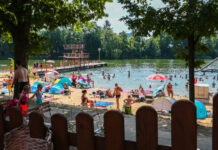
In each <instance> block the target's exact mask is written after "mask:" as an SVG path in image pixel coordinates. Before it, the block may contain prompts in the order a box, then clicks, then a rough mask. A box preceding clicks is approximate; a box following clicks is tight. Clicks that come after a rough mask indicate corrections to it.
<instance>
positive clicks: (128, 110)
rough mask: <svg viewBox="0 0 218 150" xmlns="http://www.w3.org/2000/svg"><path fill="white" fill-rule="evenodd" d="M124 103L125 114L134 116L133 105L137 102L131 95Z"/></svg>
mask: <svg viewBox="0 0 218 150" xmlns="http://www.w3.org/2000/svg"><path fill="white" fill-rule="evenodd" d="M124 103H125V105H124V108H125V113H126V114H129V115H132V104H133V103H135V101H134V100H133V99H132V98H131V96H130V95H129V96H128V98H127V99H125V100H124Z"/></svg>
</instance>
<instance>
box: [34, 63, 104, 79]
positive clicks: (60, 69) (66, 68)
mask: <svg viewBox="0 0 218 150" xmlns="http://www.w3.org/2000/svg"><path fill="white" fill-rule="evenodd" d="M107 65H108V64H107V63H106V62H99V63H89V64H81V65H71V66H62V67H55V68H47V70H55V71H57V72H58V73H66V72H73V71H79V70H86V69H91V68H99V67H105V66H107ZM45 72H46V69H39V70H37V74H38V75H39V76H43V75H45Z"/></svg>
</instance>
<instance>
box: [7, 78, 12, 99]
mask: <svg viewBox="0 0 218 150" xmlns="http://www.w3.org/2000/svg"><path fill="white" fill-rule="evenodd" d="M12 84H13V80H12V79H11V77H10V76H8V80H7V88H8V92H9V96H10V95H11V92H13V90H12Z"/></svg>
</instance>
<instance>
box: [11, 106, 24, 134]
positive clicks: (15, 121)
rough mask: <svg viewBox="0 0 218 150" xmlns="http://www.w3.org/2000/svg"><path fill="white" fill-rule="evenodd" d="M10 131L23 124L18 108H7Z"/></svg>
mask: <svg viewBox="0 0 218 150" xmlns="http://www.w3.org/2000/svg"><path fill="white" fill-rule="evenodd" d="M9 118H10V123H9V124H10V130H12V129H14V128H17V127H20V126H21V125H22V124H23V115H22V113H21V111H20V109H19V108H18V107H11V108H9Z"/></svg>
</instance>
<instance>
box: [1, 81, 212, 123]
mask: <svg viewBox="0 0 218 150" xmlns="http://www.w3.org/2000/svg"><path fill="white" fill-rule="evenodd" d="M37 81H38V80H33V79H31V85H33V83H34V82H37ZM69 88H70V91H71V94H70V95H63V94H60V95H50V94H47V93H45V94H43V95H45V96H47V97H51V98H48V99H43V102H46V101H49V102H51V103H53V104H60V105H68V106H69V107H71V106H73V107H75V106H80V107H81V96H82V89H77V88H72V87H69ZM97 90H106V89H98V88H94V89H87V97H88V99H89V100H93V101H96V102H98V101H103V102H112V103H114V104H113V105H110V106H108V107H96V108H98V109H104V110H116V99H115V97H114V98H99V97H96V96H94V95H92V92H96V91H97ZM111 91H113V89H111ZM31 96H32V94H30V95H29V97H31ZM127 96H128V91H124V92H123V93H121V98H120V111H122V112H123V106H124V102H123V101H124V100H125V99H126V98H127ZM11 98H12V97H11V96H10V97H9V96H8V94H5V95H3V96H1V98H0V99H1V100H5V99H11ZM174 98H175V99H176V100H181V99H183V100H188V97H183V96H178V97H174ZM33 101H35V99H33ZM210 101H212V98H211V99H210ZM33 103H34V102H33ZM142 106H151V103H145V102H136V103H134V104H133V105H132V113H133V115H135V114H136V112H137V110H138V109H139V108H140V107H142ZM205 106H206V109H207V110H209V111H211V112H212V105H211V104H210V105H205ZM161 116H162V117H166V118H170V115H161ZM197 123H198V124H199V125H201V126H205V127H212V118H211V117H209V118H206V119H198V120H197Z"/></svg>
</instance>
